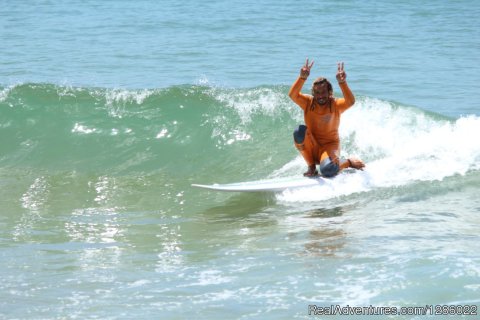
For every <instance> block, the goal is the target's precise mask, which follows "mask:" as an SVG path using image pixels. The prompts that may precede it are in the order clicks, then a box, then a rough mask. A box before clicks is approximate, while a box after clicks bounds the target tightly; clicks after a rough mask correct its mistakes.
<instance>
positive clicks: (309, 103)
mask: <svg viewBox="0 0 480 320" xmlns="http://www.w3.org/2000/svg"><path fill="white" fill-rule="evenodd" d="M304 83H305V79H302V78H300V77H298V79H297V80H296V81H295V83H294V84H293V85H292V87H291V88H290V92H289V96H290V98H291V99H292V100H293V101H294V102H295V103H296V104H298V105H299V106H300V108H302V109H303V112H304V119H305V125H306V126H307V130H306V135H305V140H304V142H303V143H302V144H297V143H295V146H296V147H297V149H298V150H299V151H300V153H301V154H302V155H303V157H304V158H305V161H306V162H307V164H308V165H309V166H311V165H315V164H319V163H320V161H322V160H323V159H324V158H325V157H326V156H327V155H328V156H329V157H330V159H331V160H336V159H339V157H340V137H339V135H338V127H339V125H340V115H341V114H342V113H343V112H344V111H345V110H347V109H348V108H350V107H351V106H352V105H353V104H354V103H355V97H354V96H353V93H352V92H351V91H350V88H349V87H348V85H347V83H346V82H344V83H341V84H339V86H340V89H341V90H342V93H343V98H338V99H337V98H332V99H330V102H328V103H327V104H326V105H324V106H320V105H319V104H318V103H317V102H316V101H315V100H314V98H313V96H311V95H306V94H303V93H301V92H300V91H301V90H302V87H303V85H304ZM340 166H341V168H346V167H348V164H347V163H346V161H341V163H340Z"/></svg>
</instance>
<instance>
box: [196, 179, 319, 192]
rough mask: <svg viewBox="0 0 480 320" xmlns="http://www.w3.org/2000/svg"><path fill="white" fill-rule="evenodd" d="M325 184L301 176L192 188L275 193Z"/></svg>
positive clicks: (202, 185) (201, 185)
mask: <svg viewBox="0 0 480 320" xmlns="http://www.w3.org/2000/svg"><path fill="white" fill-rule="evenodd" d="M324 183H325V179H324V178H322V177H316V178H305V177H302V176H297V177H288V178H276V179H266V180H257V181H247V182H237V183H228V184H218V183H215V184H210V185H208V184H192V187H197V188H204V189H209V190H216V191H230V192H262V191H264V192H276V191H283V190H286V189H295V188H305V187H312V186H318V185H322V184H324Z"/></svg>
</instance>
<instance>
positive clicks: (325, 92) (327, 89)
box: [312, 78, 333, 106]
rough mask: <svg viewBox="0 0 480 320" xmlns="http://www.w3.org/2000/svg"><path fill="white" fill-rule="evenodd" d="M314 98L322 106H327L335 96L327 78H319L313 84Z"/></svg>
mask: <svg viewBox="0 0 480 320" xmlns="http://www.w3.org/2000/svg"><path fill="white" fill-rule="evenodd" d="M312 96H313V99H315V101H317V103H318V104H319V105H321V106H323V105H325V104H326V103H327V102H328V101H329V100H330V98H331V97H332V96H333V88H332V84H331V83H330V81H328V80H327V79H326V78H317V79H315V81H313V84H312Z"/></svg>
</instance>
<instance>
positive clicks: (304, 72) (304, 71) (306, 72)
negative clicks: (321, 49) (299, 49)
mask: <svg viewBox="0 0 480 320" xmlns="http://www.w3.org/2000/svg"><path fill="white" fill-rule="evenodd" d="M314 62H315V61H313V60H312V63H311V64H310V65H309V64H308V58H307V61H305V65H304V66H303V67H302V69H300V78H302V79H307V78H308V76H309V75H310V69H311V68H312V67H313V63H314Z"/></svg>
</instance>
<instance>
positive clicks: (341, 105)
mask: <svg viewBox="0 0 480 320" xmlns="http://www.w3.org/2000/svg"><path fill="white" fill-rule="evenodd" d="M339 86H340V89H342V93H343V98H340V99H336V100H335V102H336V104H337V108H338V109H339V110H340V112H343V111H345V110H347V109H348V108H350V107H351V106H353V105H354V103H355V96H354V95H353V93H352V91H351V90H350V88H349V87H348V84H347V83H346V82H344V83H339Z"/></svg>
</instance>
